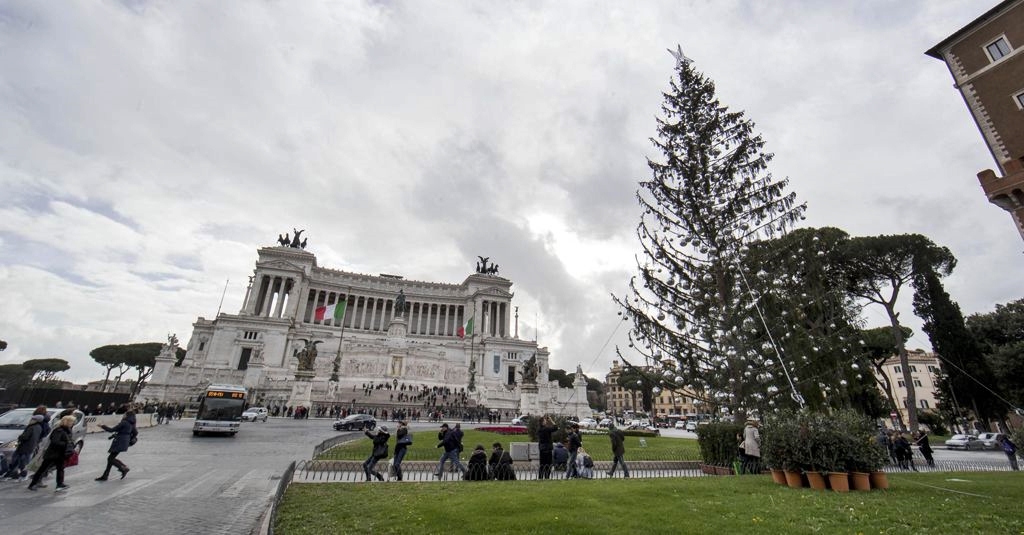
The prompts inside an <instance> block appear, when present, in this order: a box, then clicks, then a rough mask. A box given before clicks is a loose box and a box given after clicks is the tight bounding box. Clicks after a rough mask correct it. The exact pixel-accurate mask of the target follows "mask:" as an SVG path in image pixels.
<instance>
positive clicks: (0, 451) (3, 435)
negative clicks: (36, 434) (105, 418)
mask: <svg viewBox="0 0 1024 535" xmlns="http://www.w3.org/2000/svg"><path fill="white" fill-rule="evenodd" d="M34 411H35V408H34V407H33V408H25V409H13V410H10V411H7V412H5V413H3V414H0V455H3V457H4V459H11V457H13V455H14V450H15V448H17V447H18V435H21V432H22V431H24V430H25V426H26V425H28V422H29V421H30V420H31V419H32V413H33V412H34ZM61 412H63V409H49V410H47V411H46V417H47V418H49V419H50V429H51V430H52V429H53V428H54V427H57V425H58V424H59V422H58V421H57V420H58V418H57V415H58V414H60V413H61ZM72 414H73V415H74V416H75V418H76V419H77V421H76V422H75V425H74V426H72V427H71V440H73V441H74V442H75V445H76V447H77V448H78V450H79V451H81V450H82V448H83V447H84V446H85V433H86V424H85V414H84V413H83V412H82V411H78V410H76V411H74V412H73V413H72ZM49 444H50V437H48V436H47V437H42V440H40V441H39V447H40V448H41V449H45V448H46V446H48V445H49Z"/></svg>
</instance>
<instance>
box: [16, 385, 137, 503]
mask: <svg viewBox="0 0 1024 535" xmlns="http://www.w3.org/2000/svg"><path fill="white" fill-rule="evenodd" d="M77 410H78V409H77V408H76V407H75V406H73V405H71V406H68V407H66V408H64V410H62V411H61V412H60V413H58V414H57V420H56V421H57V425H56V426H55V427H54V428H53V429H50V422H49V420H48V419H47V414H48V410H47V408H46V406H45V405H39V406H38V407H36V409H35V410H34V411H32V416H31V418H30V420H29V424H28V425H27V426H25V429H24V430H23V431H22V433H21V434H20V435H18V438H17V445H16V446H15V450H14V455H13V458H12V459H11V461H10V463H8V466H7V467H6V470H5V471H4V473H3V480H4V481H25V480H26V479H29V476H28V471H29V467H31V466H32V465H37V468H36V469H35V472H34V473H33V474H32V476H31V480H30V481H29V485H28V490H31V491H35V490H38V489H40V488H45V487H46V486H47V484H46V483H44V482H43V480H44V479H45V478H46V477H47V476H48V475H49V474H50V472H51V471H52V472H54V473H55V474H56V488H55V490H56V491H57V492H63V491H65V490H67V489H68V488H69V486H68V485H66V484H65V483H64V469H65V467H67V466H74V465H75V464H77V462H78V460H77V456H78V453H79V449H78V445H77V444H76V443H75V440H74V438H73V435H72V431H73V428H74V426H75V425H76V424H77V423H78V422H79V418H78V417H76V416H75V412H76V411H77ZM111 412H112V413H120V414H123V415H124V416H123V417H122V418H121V421H120V422H119V423H118V424H117V425H116V426H114V427H108V426H106V425H100V428H102V429H103V430H104V431H107V432H109V433H111V434H112V436H111V437H110V438H111V443H110V448H109V449H108V454H109V455H108V456H107V466H106V470H104V472H103V475H102V476H100V477H98V478H96V481H106V480H107V478H108V477H109V475H110V469H111V468H113V467H117V469H118V471H119V472H120V473H121V479H124V478H125V476H127V475H128V470H129V469H128V466H127V465H125V464H124V463H123V462H121V461H120V460H118V459H117V456H118V455H119V454H120V453H122V452H125V451H127V450H128V448H129V447H131V446H132V445H134V444H135V442H136V441H137V437H138V430H137V428H136V425H135V424H136V422H135V411H134V410H133V408H132V407H131V406H128V405H123V406H122V407H121V408H119V409H117V410H115V411H111ZM44 438H47V439H48V440H49V441H48V443H47V444H46V446H45V448H42V447H40V446H41V445H42V443H43V439H44Z"/></svg>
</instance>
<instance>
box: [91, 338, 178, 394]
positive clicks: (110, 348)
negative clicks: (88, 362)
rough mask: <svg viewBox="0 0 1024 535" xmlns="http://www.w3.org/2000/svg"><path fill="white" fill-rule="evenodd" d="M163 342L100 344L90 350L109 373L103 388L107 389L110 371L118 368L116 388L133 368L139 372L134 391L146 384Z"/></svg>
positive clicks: (93, 356)
mask: <svg viewBox="0 0 1024 535" xmlns="http://www.w3.org/2000/svg"><path fill="white" fill-rule="evenodd" d="M162 347H163V344H161V343H159V342H145V343H138V344H114V345H106V346H100V347H97V348H95V349H93V350H92V351H90V352H89V356H91V357H92V358H93V360H95V361H96V362H97V363H99V364H100V365H101V366H103V367H104V368H106V370H107V375H106V377H104V379H103V389H104V390H106V386H107V382H108V380H109V378H110V373H111V371H113V370H117V376H116V380H115V382H114V388H115V389H116V388H117V386H118V385H119V384H120V383H121V380H122V379H123V378H124V376H125V374H127V373H128V372H129V371H131V370H133V369H134V370H135V371H136V372H137V375H138V377H137V378H136V381H135V385H134V388H133V393H135V392H134V391H136V390H138V389H140V388H141V387H142V386H143V385H144V381H145V380H146V379H147V378H148V377H149V376H150V374H152V373H153V366H154V365H155V364H156V357H157V355H159V354H160V349H161V348H162Z"/></svg>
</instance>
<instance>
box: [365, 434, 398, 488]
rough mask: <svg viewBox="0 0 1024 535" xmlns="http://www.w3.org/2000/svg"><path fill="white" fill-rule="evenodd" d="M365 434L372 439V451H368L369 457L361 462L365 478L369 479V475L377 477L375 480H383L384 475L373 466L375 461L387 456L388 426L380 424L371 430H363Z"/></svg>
mask: <svg viewBox="0 0 1024 535" xmlns="http://www.w3.org/2000/svg"><path fill="white" fill-rule="evenodd" d="M363 433H365V434H366V436H368V437H370V439H372V440H373V451H371V452H370V457H369V458H367V459H366V462H364V463H363V472H365V473H366V480H367V481H369V480H370V476H371V475H373V477H376V478H377V481H384V476H382V475H381V474H380V472H377V471H375V470H374V469H373V468H374V467H375V466H377V461H380V460H381V459H383V458H385V457H387V456H388V439H390V438H391V435H389V434H388V426H386V425H382V426H380V427H378V428H377V429H374V431H373V432H370V431H363Z"/></svg>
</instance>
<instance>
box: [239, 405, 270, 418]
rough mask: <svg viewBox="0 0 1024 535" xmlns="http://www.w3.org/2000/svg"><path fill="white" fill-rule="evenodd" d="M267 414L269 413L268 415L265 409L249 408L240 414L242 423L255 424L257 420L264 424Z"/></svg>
mask: <svg viewBox="0 0 1024 535" xmlns="http://www.w3.org/2000/svg"><path fill="white" fill-rule="evenodd" d="M269 414H270V413H268V412H267V409H266V408H264V407H249V408H248V409H245V412H243V413H242V421H243V422H255V421H257V420H263V421H264V422H266V421H267V416H269Z"/></svg>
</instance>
